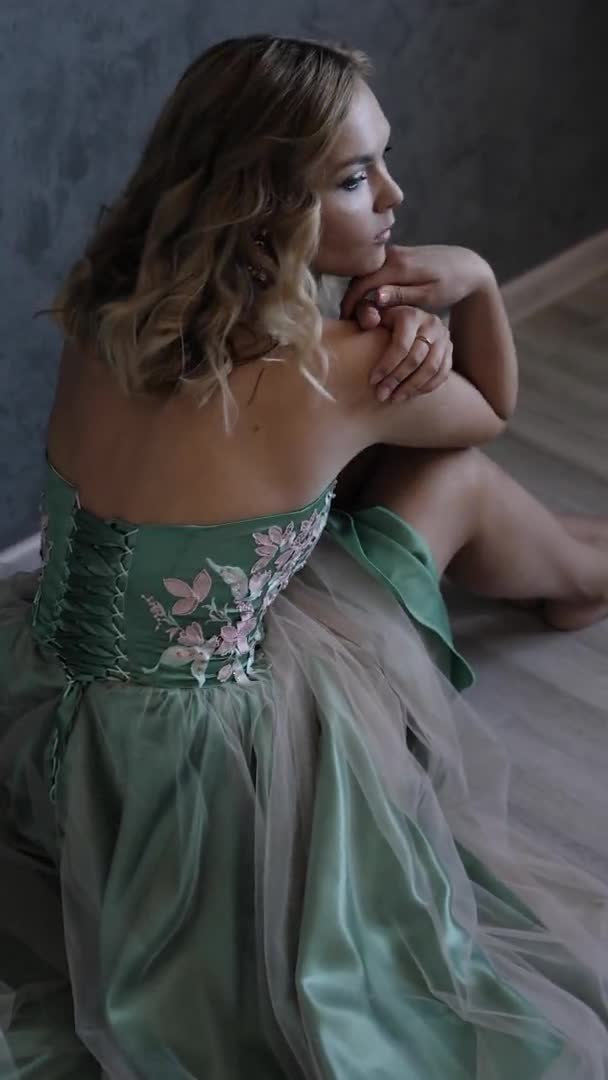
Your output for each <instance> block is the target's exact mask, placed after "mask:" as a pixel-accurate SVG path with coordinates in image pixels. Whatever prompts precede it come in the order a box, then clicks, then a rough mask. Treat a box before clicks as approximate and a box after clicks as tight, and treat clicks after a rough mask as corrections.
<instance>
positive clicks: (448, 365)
mask: <svg viewBox="0 0 608 1080" xmlns="http://www.w3.org/2000/svg"><path fill="white" fill-rule="evenodd" d="M451 370H452V343H451V342H450V343H449V345H448V348H447V349H446V351H445V353H444V355H443V359H442V361H441V365H440V367H439V370H438V371H437V372H436V374H434V375H432V376H431V378H430V379H429V381H428V382H425V383H423V384H422V385H420V386H418V388H417V389H416V391H415V393H416V394H432V392H433V390H438V389H439V387H440V386H443V383H444V382H445V381H446V379H447V377H448V375H449V374H450V371H451ZM410 383H411V379H410V380H409V381H408V382H407V383H406V388H405V396H406V397H410V396H412V395H411V391H410V389H409V386H410ZM393 400H394V401H399V400H403V399H401V398H399V396H398V393H396V394H395V395H394V397H393Z"/></svg>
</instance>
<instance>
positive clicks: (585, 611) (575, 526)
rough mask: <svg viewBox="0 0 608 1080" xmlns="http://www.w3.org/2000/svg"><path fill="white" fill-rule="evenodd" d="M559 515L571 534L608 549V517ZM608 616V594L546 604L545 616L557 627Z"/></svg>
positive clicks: (582, 624)
mask: <svg viewBox="0 0 608 1080" xmlns="http://www.w3.org/2000/svg"><path fill="white" fill-rule="evenodd" d="M557 517H558V518H559V519H560V521H561V523H562V525H563V526H564V528H565V529H567V530H568V532H569V533H570V535H571V536H575V537H576V539H577V540H583V541H586V543H588V544H592V545H593V547H597V548H601V549H605V550H606V551H608V518H603V517H592V516H591V515H587V514H585V515H583V514H558V515H557ZM607 573H608V570H607ZM607 616H608V597H606V598H605V599H603V600H602V599H599V600H584V601H581V600H547V601H545V602H544V603H543V604H542V617H543V619H544V620H545V622H547V623H548V624H549V626H551V627H553V629H555V630H582V629H583V628H584V627H585V626H592V625H593V623H596V622H600V620H601V619H605V618H606V617H607Z"/></svg>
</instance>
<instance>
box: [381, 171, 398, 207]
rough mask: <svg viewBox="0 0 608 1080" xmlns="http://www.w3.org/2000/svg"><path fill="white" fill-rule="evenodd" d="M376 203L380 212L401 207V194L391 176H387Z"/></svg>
mask: <svg viewBox="0 0 608 1080" xmlns="http://www.w3.org/2000/svg"><path fill="white" fill-rule="evenodd" d="M378 201H379V203H380V204H381V209H382V210H394V209H395V208H396V207H397V206H401V203H402V202H403V192H402V190H401V188H400V187H399V184H397V183H396V181H395V180H393V178H392V176H388V175H387V177H386V181H385V183H384V185H383V188H382V191H381V193H380V198H379V200H378Z"/></svg>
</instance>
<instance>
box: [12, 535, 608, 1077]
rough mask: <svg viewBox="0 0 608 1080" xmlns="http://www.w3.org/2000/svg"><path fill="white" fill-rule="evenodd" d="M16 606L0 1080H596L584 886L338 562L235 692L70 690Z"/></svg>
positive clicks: (562, 779) (602, 1026) (594, 805)
mask: <svg viewBox="0 0 608 1080" xmlns="http://www.w3.org/2000/svg"><path fill="white" fill-rule="evenodd" d="M34 589H35V579H34V578H33V577H30V576H19V577H17V578H15V579H13V580H12V581H11V582H8V583H4V584H3V585H2V588H1V591H0V595H1V601H0V658H1V659H0V671H1V675H2V679H3V683H2V688H1V689H0V799H1V804H0V805H1V812H2V819H1V820H2V825H1V829H2V832H1V836H0V875H1V877H0V880H1V892H0V1025H1V1030H2V1033H3V1035H2V1039H1V1040H0V1076H1V1077H2V1080H5V1078H6V1080H9V1078H13V1077H14V1078H16V1080H17V1078H18V1080H23V1078H27V1080H34V1078H35V1080H38V1078H44V1080H55V1078H57V1080H58V1078H60V1077H61V1078H62V1080H72V1078H73V1080H76V1078H77V1080H88V1078H89V1077H103V1076H106V1077H111V1078H112V1080H135V1078H138V1080H139V1078H146V1080H161V1078H162V1080H194V1078H196V1080H202V1078H203V1077H204V1078H213V1080H236V1078H239V1080H241V1078H244V1077H247V1078H252V1080H262V1078H263V1080H274V1078H277V1080H279V1078H280V1080H321V1078H322V1080H330V1078H331V1080H364V1078H365V1080H369V1078H370V1077H377V1078H382V1080H403V1078H405V1077H407V1078H408V1080H409V1078H411V1080H513V1078H514V1077H520V1078H521V1080H536V1078H541V1077H542V1078H546V1080H606V1078H607V1077H608V1026H607V1025H608V882H607V881H606V880H602V879H601V877H600V876H598V877H597V878H596V877H594V876H593V875H591V874H590V873H588V872H586V871H585V870H583V869H582V868H581V867H578V866H577V865H575V864H574V863H573V862H571V861H570V859H569V858H568V857H567V855H566V854H565V850H562V847H561V845H560V842H559V838H558V837H555V841H554V843H553V845H552V846H550V845H549V844H548V843H547V839H546V833H539V832H537V830H536V828H535V822H534V821H533V820H531V819H530V814H529V807H528V809H527V813H526V815H525V821H524V820H522V816H521V815H520V814H519V813H518V807H517V805H515V804H513V802H512V785H511V771H512V768H513V767H514V764H515V765H516V764H517V763H513V762H512V761H511V759H510V757H509V752H508V747H504V746H502V745H499V743H498V742H497V741H496V739H495V737H494V736H493V735H492V734H491V730H490V728H491V725H490V724H489V723H488V722H487V721H486V720H485V719H484V718H483V717H481V716H479V715H477V714H476V713H475V712H474V711H473V709H472V708H471V707H470V706H469V705H468V704H467V702H466V697H463V696H462V695H460V694H459V693H458V692H457V691H456V690H454V688H453V686H452V684H451V683H450V681H449V680H448V679H447V678H446V677H445V675H444V674H442V672H441V671H440V670H439V668H438V667H437V666H436V665H435V663H434V662H433V661H432V660H431V658H430V655H429V651H428V648H427V646H426V644H425V643H424V642H423V640H422V638H421V636H420V633H419V630H418V629H417V628H416V627H415V625H414V623H413V622H412V621H411V620H410V619H409V618H408V616H407V614H406V613H404V611H403V610H402V608H401V606H400V605H399V604H398V603H397V601H396V599H395V597H394V596H393V595H391V593H390V591H389V590H388V589H386V588H384V587H383V585H382V584H381V583H380V582H379V581H375V580H374V579H373V578H372V577H371V576H370V575H369V574H367V573H365V571H364V570H363V569H362V567H360V566H358V565H357V563H356V562H355V560H353V559H352V558H351V557H350V556H349V555H348V554H347V553H346V552H345V551H344V550H343V549H342V548H341V547H340V546H339V545H338V544H336V543H335V542H334V541H332V540H331V539H330V538H324V539H323V540H322V541H321V543H320V545H319V547H318V548H317V550H316V552H315V554H314V555H313V557H312V559H311V562H310V564H309V565H308V567H307V569H306V570H305V571H303V572H302V573H301V574H300V575H298V577H297V579H296V580H294V581H293V582H292V583H291V585H290V586H289V588H288V590H287V591H286V592H285V593H284V594H283V595H281V596H280V597H279V598H278V599H277V601H276V602H275V605H274V607H273V608H272V609H271V611H270V612H269V614H268V618H267V630H266V639H265V642H264V647H263V648H264V655H265V657H266V660H267V667H266V668H265V669H264V670H262V672H261V674H260V676H259V678H258V679H257V680H256V681H253V682H252V683H251V684H249V685H247V686H240V685H237V684H226V685H224V686H221V687H214V686H210V687H205V688H203V689H200V690H190V689H187V690H186V689H170V690H169V689H163V688H158V687H149V686H143V685H133V684H127V685H124V684H118V683H116V684H115V683H111V682H97V683H92V684H90V685H88V686H82V687H78V686H76V687H72V688H71V689H70V690H69V691H67V690H66V687H65V684H64V676H63V672H62V670H61V668H60V667H59V666H58V665H57V666H55V665H54V664H53V663H52V662H50V661H49V659H48V658H45V657H43V656H42V655H41V654H40V652H39V651H38V649H37V647H36V644H35V642H34V640H33V638H32V634H31V629H30V614H31V601H32V597H33V592H34ZM58 709H60V710H63V712H64V713H71V714H73V715H72V719H73V729H72V734H71V736H70V739H69V742H68V745H67V750H66V754H65V759H64V761H63V765H62V768H61V771H60V773H59V780H58V785H57V792H56V802H55V803H54V804H52V803H51V802H50V801H49V793H48V776H47V774H46V772H47V769H46V764H45V762H46V760H47V758H46V753H47V748H48V743H49V738H50V732H51V729H52V726H53V723H54V718H55V717H56V714H57V710H58ZM547 738H548V740H550V731H548V735H547ZM536 765H537V768H536V773H535V775H536V782H537V784H538V790H539V803H540V802H543V805H546V796H547V793H548V792H549V793H550V792H551V791H553V790H554V789H555V786H556V785H558V786H559V785H566V786H567V784H568V776H567V775H559V776H556V775H555V774H554V772H552V759H551V755H549V754H548V755H547V758H546V760H539V761H538V762H537V763H535V766H536ZM588 795H589V812H590V813H593V812H596V813H605V811H606V801H607V797H606V792H605V790H601V791H599V790H593V789H590V790H589V793H588ZM541 796H542V799H541ZM541 837H542V839H541ZM607 847H608V841H607Z"/></svg>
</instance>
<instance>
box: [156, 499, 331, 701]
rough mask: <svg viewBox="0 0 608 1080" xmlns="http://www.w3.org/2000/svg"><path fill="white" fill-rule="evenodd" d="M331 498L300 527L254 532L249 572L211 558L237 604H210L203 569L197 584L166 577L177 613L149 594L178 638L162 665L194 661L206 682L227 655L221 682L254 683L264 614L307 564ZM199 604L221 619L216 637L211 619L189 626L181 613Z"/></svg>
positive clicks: (200, 680) (194, 672)
mask: <svg viewBox="0 0 608 1080" xmlns="http://www.w3.org/2000/svg"><path fill="white" fill-rule="evenodd" d="M331 498H332V495H331V493H328V497H327V499H326V501H325V505H324V507H323V509H322V510H316V511H315V512H314V513H313V514H311V516H310V517H309V518H307V519H306V520H304V521H302V522H300V525H299V527H298V526H296V525H295V524H294V522H293V521H290V522H289V523H288V525H287V526H286V527H285V528H284V529H282V528H280V526H278V525H272V526H270V528H269V529H267V530H266V531H265V532H255V533H253V541H254V544H255V552H256V555H258V560H257V562H256V563H254V565H253V566H252V568H251V570H250V572H249V574H247V573H246V571H245V570H244V569H242V568H241V567H239V566H221V565H218V564H217V563H215V562H214V561H213V560H212V559H207V564H208V566H210V567H211V569H212V570H213V571H215V573H216V574H217V575H218V577H219V578H221V580H222V581H223V582H224V584H225V585H227V586H228V587H229V589H230V592H231V594H232V604H230V603H229V604H226V605H225V606H224V607H223V608H222V607H219V606H218V602H217V600H216V598H215V597H213V596H212V597H211V602H210V603H207V604H205V603H204V601H205V600H206V598H207V597H208V595H209V592H210V591H211V586H212V579H211V576H210V574H209V573H208V571H207V570H201V571H200V573H198V574H197V575H196V577H195V578H194V581H193V582H192V585H189V584H188V583H187V582H185V581H182V580H181V579H179V578H165V579H164V584H165V588H166V589H167V592H169V593H170V594H171V596H175V597H177V601H176V603H174V604H173V607H172V609H171V613H168V612H167V611H166V610H165V608H164V607H163V605H162V604H161V603H160V602H159V601H158V600H156V599H155V598H154V597H152V596H144V597H143V599H144V600H145V601H146V603H147V604H148V607H149V609H150V612H151V614H152V616H153V617H154V619H155V621H156V624H157V629H160V627H161V626H164V627H165V628H166V630H165V632H166V634H167V637H168V638H169V641H170V642H173V641H174V640H175V639H176V643H175V644H171V645H170V646H169V647H168V648H166V649H165V651H164V652H163V654H162V656H161V657H160V661H159V664H164V665H167V666H168V667H181V666H183V665H186V664H189V665H190V671H191V674H192V676H193V677H194V678H195V679H196V680H197V682H198V683H199V685H200V686H203V685H204V683H205V678H206V672H207V667H208V664H209V662H210V660H211V659H212V658H214V657H218V658H219V657H226V658H228V662H227V663H225V664H224V665H223V667H221V668H220V670H219V671H218V673H217V680H218V682H220V683H225V682H227V681H228V680H229V679H235V680H236V681H237V682H238V683H248V682H249V681H250V679H249V675H250V674H251V672H252V670H253V664H254V657H255V648H256V644H257V643H258V642H259V641H261V640H262V637H263V625H264V624H263V619H264V615H265V613H266V611H267V610H268V608H269V607H270V606H271V604H272V603H273V601H274V600H275V598H276V596H277V594H278V593H279V592H281V590H282V589H284V588H286V586H287V585H288V584H289V581H290V580H291V578H292V577H293V575H294V574H295V573H297V571H298V570H300V569H301V568H302V567H303V566H304V564H305V563H306V561H307V559H308V557H309V555H310V553H311V551H312V549H313V548H314V546H315V544H316V543H317V541H318V539H319V537H320V536H321V533H322V532H323V529H324V527H325V522H326V520H327V514H328V512H329V507H330V503H331ZM271 564H273V565H272V566H271ZM199 607H202V608H203V609H204V610H205V611H206V612H207V617H208V623H207V625H209V624H211V625H216V626H217V624H221V625H220V626H219V629H218V632H217V633H216V634H214V635H213V637H210V638H207V639H205V633H204V626H205V620H202V621H201V622H191V623H189V624H188V625H186V626H184V625H182V624H180V623H179V622H178V621H177V619H176V618H175V616H187V615H191V614H192V613H193V612H194V611H195V610H196V609H197V608H199Z"/></svg>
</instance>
